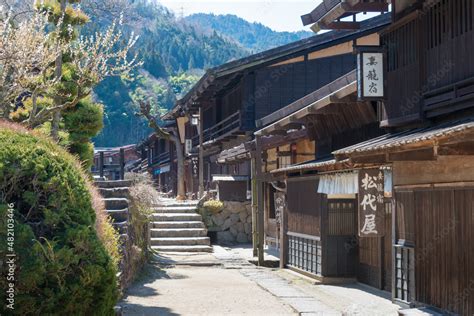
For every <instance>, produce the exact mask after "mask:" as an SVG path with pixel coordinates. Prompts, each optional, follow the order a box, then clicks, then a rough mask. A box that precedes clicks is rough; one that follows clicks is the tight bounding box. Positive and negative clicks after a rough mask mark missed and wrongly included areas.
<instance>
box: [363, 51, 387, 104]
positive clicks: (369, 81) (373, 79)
mask: <svg viewBox="0 0 474 316" xmlns="http://www.w3.org/2000/svg"><path fill="white" fill-rule="evenodd" d="M361 54H362V60H361V63H362V65H359V66H361V67H362V74H361V75H362V78H360V79H361V80H362V87H363V97H364V98H383V97H384V77H383V76H384V74H383V53H370V52H362V53H361Z"/></svg>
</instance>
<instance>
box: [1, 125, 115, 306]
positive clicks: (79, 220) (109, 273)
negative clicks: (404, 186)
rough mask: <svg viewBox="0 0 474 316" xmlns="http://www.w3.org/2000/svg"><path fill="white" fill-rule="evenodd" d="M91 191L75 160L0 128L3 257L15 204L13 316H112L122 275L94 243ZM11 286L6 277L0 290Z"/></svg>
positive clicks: (26, 134)
mask: <svg viewBox="0 0 474 316" xmlns="http://www.w3.org/2000/svg"><path fill="white" fill-rule="evenodd" d="M89 186H90V183H89V182H88V180H87V179H86V176H85V174H84V173H83V171H82V169H81V167H80V165H79V163H78V162H77V160H76V159H75V158H74V157H73V156H72V155H71V154H69V153H67V152H66V151H65V150H64V149H62V148H60V147H59V146H58V145H56V144H54V143H53V142H52V141H50V140H49V139H48V138H46V137H44V136H41V135H40V134H38V133H35V132H31V131H27V130H24V129H22V128H20V127H18V126H16V125H11V124H7V123H3V122H0V225H1V226H0V227H1V228H0V240H2V242H0V253H5V251H6V250H7V249H6V242H5V241H6V240H7V237H6V212H7V204H8V203H14V204H15V207H14V212H15V213H14V215H15V248H14V249H15V253H16V260H17V270H16V271H15V276H16V285H15V289H16V294H15V314H18V315H68V314H70V315H112V314H113V306H114V305H115V303H116V300H117V295H118V291H117V280H116V272H117V270H116V267H115V266H114V263H113V260H112V259H111V257H110V255H109V254H108V253H107V251H106V249H105V248H104V246H103V244H102V242H101V240H100V238H99V237H98V235H97V232H96V228H95V221H96V215H95V211H94V209H93V207H92V200H91V198H92V197H91V193H90V190H89ZM2 257H3V256H2ZM2 259H3V258H2ZM6 282H7V281H6V271H2V276H1V279H0V288H2V289H6V288H7V285H6ZM4 296H5V291H2V294H1V295H0V297H1V299H2V308H5V304H3V302H5V297H4ZM4 312H6V313H8V311H6V310H4Z"/></svg>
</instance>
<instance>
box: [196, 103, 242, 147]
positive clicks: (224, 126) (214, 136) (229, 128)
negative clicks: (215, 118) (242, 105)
mask: <svg viewBox="0 0 474 316" xmlns="http://www.w3.org/2000/svg"><path fill="white" fill-rule="evenodd" d="M240 122H241V113H240V111H237V112H235V113H234V114H232V115H230V116H228V117H227V118H225V119H224V120H222V121H220V122H218V123H216V124H215V125H214V126H212V127H210V128H208V129H205V130H204V131H203V143H206V142H209V141H211V140H218V139H219V138H222V137H224V136H226V135H229V134H230V133H232V132H233V131H234V130H236V129H238V128H240ZM198 145H199V135H196V136H194V137H193V146H198Z"/></svg>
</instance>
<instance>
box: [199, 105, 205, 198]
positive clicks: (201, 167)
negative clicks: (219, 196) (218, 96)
mask: <svg viewBox="0 0 474 316" xmlns="http://www.w3.org/2000/svg"><path fill="white" fill-rule="evenodd" d="M202 112H203V111H202V107H199V198H202V197H203V196H204V148H202V144H203V143H204V135H203V130H204V126H203V125H204V119H203V113H202Z"/></svg>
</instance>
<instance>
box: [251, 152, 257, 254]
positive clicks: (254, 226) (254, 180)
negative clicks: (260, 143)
mask: <svg viewBox="0 0 474 316" xmlns="http://www.w3.org/2000/svg"><path fill="white" fill-rule="evenodd" d="M251 156H252V159H251V160H250V162H251V176H252V188H251V190H252V245H253V256H254V257H256V256H257V255H258V247H257V246H258V236H257V210H258V205H257V174H256V171H257V168H256V167H255V152H253V153H252V155H251Z"/></svg>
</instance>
